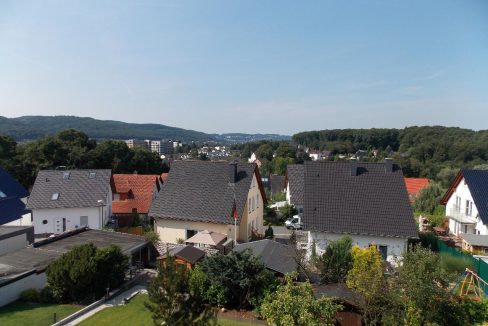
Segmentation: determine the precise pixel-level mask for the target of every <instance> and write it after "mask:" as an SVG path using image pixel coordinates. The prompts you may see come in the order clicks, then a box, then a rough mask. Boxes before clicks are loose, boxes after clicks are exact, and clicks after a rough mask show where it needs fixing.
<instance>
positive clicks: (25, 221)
mask: <svg viewBox="0 0 488 326" xmlns="http://www.w3.org/2000/svg"><path fill="white" fill-rule="evenodd" d="M31 219H32V218H31V213H28V214H24V215H22V217H21V218H19V219H17V220H15V221H12V222H8V223H5V224H2V225H6V226H31V225H32V220H31Z"/></svg>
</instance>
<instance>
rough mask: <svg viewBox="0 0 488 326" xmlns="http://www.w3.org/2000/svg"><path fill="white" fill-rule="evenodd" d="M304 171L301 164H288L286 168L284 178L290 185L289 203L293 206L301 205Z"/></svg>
mask: <svg viewBox="0 0 488 326" xmlns="http://www.w3.org/2000/svg"><path fill="white" fill-rule="evenodd" d="M304 173H305V166H304V165H303V164H290V165H288V166H287V168H286V179H287V180H288V184H289V185H290V203H291V204H293V205H295V206H297V205H299V206H302V205H303V196H304V175H305V174H304Z"/></svg>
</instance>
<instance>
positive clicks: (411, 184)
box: [405, 178, 429, 203]
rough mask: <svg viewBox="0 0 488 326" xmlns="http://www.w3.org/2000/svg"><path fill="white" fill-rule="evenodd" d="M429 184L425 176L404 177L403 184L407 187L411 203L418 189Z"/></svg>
mask: <svg viewBox="0 0 488 326" xmlns="http://www.w3.org/2000/svg"><path fill="white" fill-rule="evenodd" d="M428 185H429V179H427V178H405V186H406V187H407V192H408V197H409V199H410V202H411V203H413V202H414V201H415V198H417V195H418V194H419V192H420V190H422V189H424V188H425V187H427V186H428Z"/></svg>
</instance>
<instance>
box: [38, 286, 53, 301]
mask: <svg viewBox="0 0 488 326" xmlns="http://www.w3.org/2000/svg"><path fill="white" fill-rule="evenodd" d="M39 301H40V302H41V303H55V302H56V299H55V298H54V293H53V290H52V289H51V288H50V287H49V286H45V287H44V288H42V290H41V291H39Z"/></svg>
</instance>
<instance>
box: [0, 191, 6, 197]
mask: <svg viewBox="0 0 488 326" xmlns="http://www.w3.org/2000/svg"><path fill="white" fill-rule="evenodd" d="M5 197H7V195H5V193H4V192H3V191H1V190H0V198H5Z"/></svg>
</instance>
